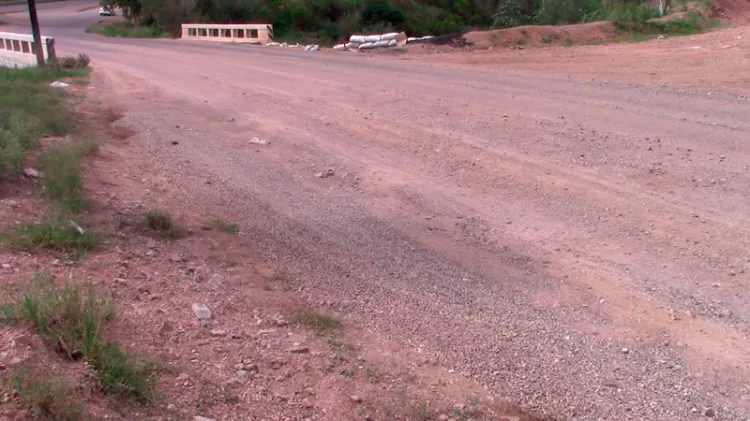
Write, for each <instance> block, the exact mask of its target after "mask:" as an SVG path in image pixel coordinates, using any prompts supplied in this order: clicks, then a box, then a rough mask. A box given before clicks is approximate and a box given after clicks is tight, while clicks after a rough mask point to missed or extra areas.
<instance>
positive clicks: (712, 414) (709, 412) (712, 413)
mask: <svg viewBox="0 0 750 421" xmlns="http://www.w3.org/2000/svg"><path fill="white" fill-rule="evenodd" d="M703 416H704V417H709V418H713V417H715V416H716V411H714V409H713V408H703Z"/></svg>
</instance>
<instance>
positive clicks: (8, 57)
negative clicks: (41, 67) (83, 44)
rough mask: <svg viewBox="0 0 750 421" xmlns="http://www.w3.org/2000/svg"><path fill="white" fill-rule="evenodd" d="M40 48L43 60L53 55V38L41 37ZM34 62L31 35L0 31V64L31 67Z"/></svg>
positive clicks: (33, 47) (34, 64) (34, 51)
mask: <svg viewBox="0 0 750 421" xmlns="http://www.w3.org/2000/svg"><path fill="white" fill-rule="evenodd" d="M42 48H43V50H44V59H45V61H46V60H49V59H50V58H54V57H55V39H54V38H51V37H42ZM36 64H37V63H36V44H34V37H33V36H31V35H27V34H16V33H12V32H0V66H2V67H31V66H36Z"/></svg>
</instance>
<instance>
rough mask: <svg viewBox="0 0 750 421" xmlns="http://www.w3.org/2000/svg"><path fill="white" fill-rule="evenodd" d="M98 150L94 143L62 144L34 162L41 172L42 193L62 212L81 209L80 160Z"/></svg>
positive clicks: (83, 202) (83, 200) (85, 203)
mask: <svg viewBox="0 0 750 421" xmlns="http://www.w3.org/2000/svg"><path fill="white" fill-rule="evenodd" d="M98 149H99V144H98V142H94V141H86V142H76V143H71V144H63V145H60V146H57V147H53V148H50V149H47V150H45V151H44V152H42V153H41V155H39V158H38V159H37V167H38V168H39V169H40V170H41V171H42V173H44V177H43V178H42V194H43V195H44V196H45V197H46V198H47V199H49V200H51V201H54V202H56V203H57V204H59V205H60V207H61V208H62V209H63V210H66V211H74V212H76V211H80V210H82V209H85V208H86V207H87V206H88V199H87V198H86V195H85V194H84V191H83V179H82V177H81V173H82V172H83V167H82V165H81V160H82V159H83V158H84V157H85V156H86V155H89V154H91V153H95V152H97V151H98Z"/></svg>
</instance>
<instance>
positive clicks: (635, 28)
mask: <svg viewBox="0 0 750 421" xmlns="http://www.w3.org/2000/svg"><path fill="white" fill-rule="evenodd" d="M658 16H659V11H658V10H656V9H653V8H651V7H649V5H648V4H643V3H641V4H631V3H628V4H616V5H614V6H613V7H612V11H611V12H610V15H609V18H610V20H611V21H612V22H614V24H615V26H617V28H619V29H622V30H624V31H629V32H644V29H647V28H646V27H647V22H648V21H649V20H650V19H653V18H656V17H658Z"/></svg>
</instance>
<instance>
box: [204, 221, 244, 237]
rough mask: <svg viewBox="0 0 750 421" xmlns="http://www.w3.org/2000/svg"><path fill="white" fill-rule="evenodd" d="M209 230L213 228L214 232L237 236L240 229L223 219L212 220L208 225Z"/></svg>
mask: <svg viewBox="0 0 750 421" xmlns="http://www.w3.org/2000/svg"><path fill="white" fill-rule="evenodd" d="M210 226H211V228H214V229H216V230H219V231H222V232H226V233H229V234H237V233H238V232H239V231H240V229H239V227H238V226H237V224H233V223H231V222H229V221H226V220H224V219H218V218H217V219H212V220H211V223H210Z"/></svg>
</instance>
